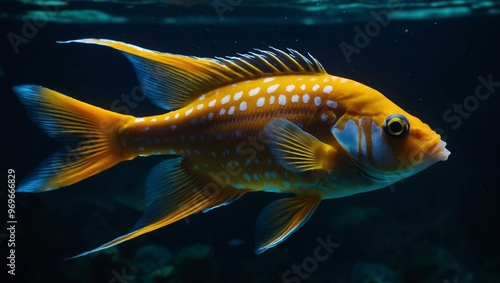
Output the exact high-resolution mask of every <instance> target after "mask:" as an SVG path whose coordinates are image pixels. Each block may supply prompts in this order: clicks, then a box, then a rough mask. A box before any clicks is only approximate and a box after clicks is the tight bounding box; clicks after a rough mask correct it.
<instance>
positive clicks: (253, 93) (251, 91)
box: [248, 87, 260, 96]
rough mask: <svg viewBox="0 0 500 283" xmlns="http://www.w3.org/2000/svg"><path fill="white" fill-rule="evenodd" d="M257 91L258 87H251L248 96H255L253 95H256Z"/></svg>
mask: <svg viewBox="0 0 500 283" xmlns="http://www.w3.org/2000/svg"><path fill="white" fill-rule="evenodd" d="M259 91H260V87H256V88H253V89H251V90H250V91H249V92H248V95H250V96H255V95H257V94H258V93H259Z"/></svg>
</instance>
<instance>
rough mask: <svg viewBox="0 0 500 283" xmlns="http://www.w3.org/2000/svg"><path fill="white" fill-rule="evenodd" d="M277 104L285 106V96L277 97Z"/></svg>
mask: <svg viewBox="0 0 500 283" xmlns="http://www.w3.org/2000/svg"><path fill="white" fill-rule="evenodd" d="M278 104H279V105H286V96H285V95H284V94H280V96H279V97H278Z"/></svg>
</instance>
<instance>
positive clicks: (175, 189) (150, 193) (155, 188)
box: [69, 156, 247, 259]
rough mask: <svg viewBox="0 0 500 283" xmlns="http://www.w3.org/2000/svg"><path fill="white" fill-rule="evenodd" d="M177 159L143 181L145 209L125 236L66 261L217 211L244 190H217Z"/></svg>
mask: <svg viewBox="0 0 500 283" xmlns="http://www.w3.org/2000/svg"><path fill="white" fill-rule="evenodd" d="M188 163H189V162H188V161H187V160H186V159H185V158H184V157H181V156H176V157H174V158H172V159H168V160H165V161H163V162H161V163H159V164H158V165H156V166H155V167H154V168H153V169H152V170H151V172H150V173H149V175H148V177H147V180H146V207H145V209H144V213H143V215H142V217H141V218H140V219H139V220H138V221H137V222H136V224H135V225H134V226H133V228H132V229H131V230H130V232H128V233H127V234H125V235H123V236H121V237H118V238H116V239H114V240H112V241H110V242H108V243H106V244H104V245H102V246H100V247H98V248H95V249H93V250H90V251H88V252H84V253H82V254H79V255H77V256H74V257H71V258H69V259H73V258H77V257H81V256H85V255H87V254H90V253H94V252H97V251H100V250H104V249H107V248H109V247H112V246H115V245H118V244H120V243H123V242H125V241H128V240H131V239H133V238H136V237H138V236H140V235H143V234H146V233H148V232H151V231H154V230H156V229H159V228H161V227H164V226H167V225H169V224H172V223H174V222H176V221H178V220H181V219H183V218H185V217H187V216H190V215H192V214H194V213H197V212H201V211H203V210H206V209H209V208H213V207H218V206H220V205H222V204H224V203H226V202H229V201H234V200H236V199H238V198H239V197H241V196H242V195H243V194H244V193H246V192H247V191H246V190H242V189H234V188H232V187H228V186H226V187H224V188H221V187H220V186H218V185H217V184H216V182H214V181H212V180H210V179H208V178H207V177H204V176H201V175H199V174H197V173H195V172H193V171H192V170H191V169H190V168H191V167H190V166H189V165H188Z"/></svg>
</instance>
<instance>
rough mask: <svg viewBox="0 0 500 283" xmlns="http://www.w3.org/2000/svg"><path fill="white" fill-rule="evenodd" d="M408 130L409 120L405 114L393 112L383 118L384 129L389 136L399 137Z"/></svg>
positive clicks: (404, 134)
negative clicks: (393, 113)
mask: <svg viewBox="0 0 500 283" xmlns="http://www.w3.org/2000/svg"><path fill="white" fill-rule="evenodd" d="M409 130H410V122H408V119H406V117H405V116H403V115H399V114H395V115H390V116H389V117H387V118H385V123H384V131H385V132H386V133H387V134H388V135H389V136H391V137H396V138H401V137H404V136H406V134H407V133H408V131H409Z"/></svg>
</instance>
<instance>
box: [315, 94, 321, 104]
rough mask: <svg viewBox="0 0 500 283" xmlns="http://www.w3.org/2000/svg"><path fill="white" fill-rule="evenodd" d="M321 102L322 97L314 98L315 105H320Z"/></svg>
mask: <svg viewBox="0 0 500 283" xmlns="http://www.w3.org/2000/svg"><path fill="white" fill-rule="evenodd" d="M320 104H321V97H319V96H316V97H315V98H314V105H316V106H319V105H320Z"/></svg>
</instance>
